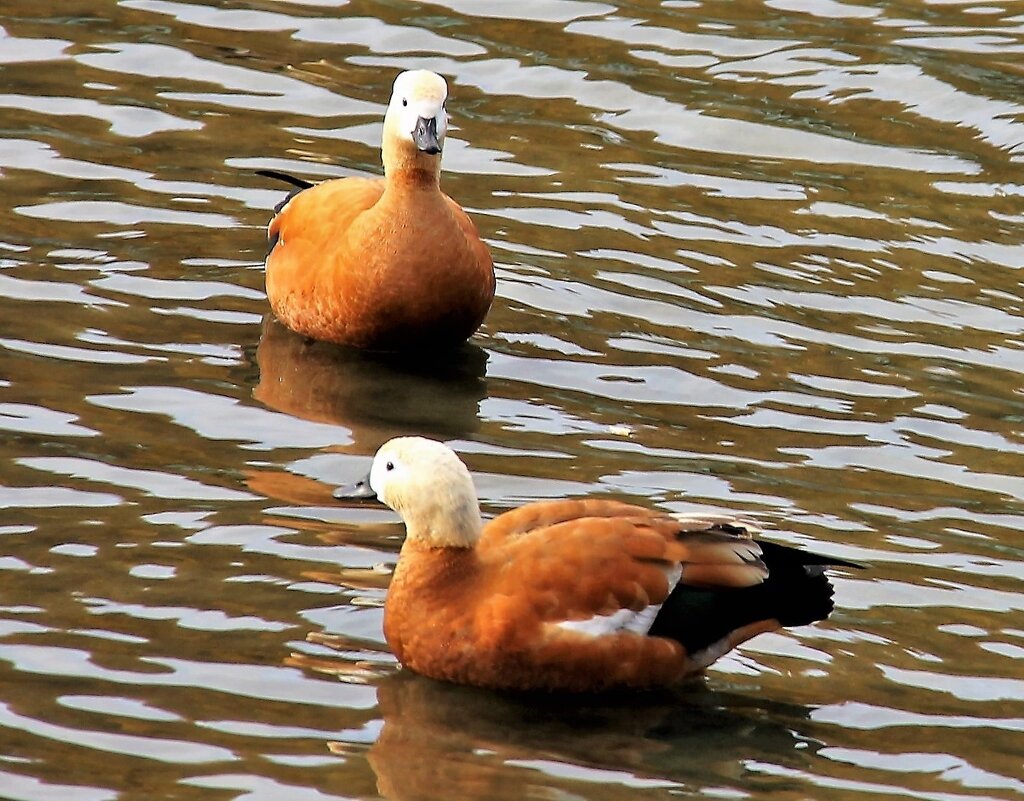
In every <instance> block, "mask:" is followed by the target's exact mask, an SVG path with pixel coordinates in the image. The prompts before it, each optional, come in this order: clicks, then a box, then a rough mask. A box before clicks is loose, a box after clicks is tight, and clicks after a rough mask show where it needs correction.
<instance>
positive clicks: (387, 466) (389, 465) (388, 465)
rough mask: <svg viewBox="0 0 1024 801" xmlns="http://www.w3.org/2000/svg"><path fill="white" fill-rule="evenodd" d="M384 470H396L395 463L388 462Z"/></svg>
mask: <svg viewBox="0 0 1024 801" xmlns="http://www.w3.org/2000/svg"><path fill="white" fill-rule="evenodd" d="M384 469H385V470H388V471H390V470H394V469H395V463H394V462H388V463H387V464H386V465H384Z"/></svg>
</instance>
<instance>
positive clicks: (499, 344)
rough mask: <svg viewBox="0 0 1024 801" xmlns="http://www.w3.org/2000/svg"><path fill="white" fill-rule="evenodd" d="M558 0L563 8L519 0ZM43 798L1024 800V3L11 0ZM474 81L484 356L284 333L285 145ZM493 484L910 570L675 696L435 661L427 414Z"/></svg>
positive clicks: (1, 150)
mask: <svg viewBox="0 0 1024 801" xmlns="http://www.w3.org/2000/svg"><path fill="white" fill-rule="evenodd" d="M513 11H514V13H515V14H517V15H519V17H520V19H509V18H508V17H509V14H510V13H512V12H513ZM0 26H2V31H0V114H2V122H0V190H2V193H3V195H2V197H3V214H2V222H0V428H2V429H3V431H4V432H5V436H4V437H3V439H2V451H0V455H2V458H0V471H2V472H0V505H2V507H3V510H4V513H3V518H2V520H0V534H2V536H0V548H2V550H0V569H2V572H0V726H2V728H0V797H3V798H9V799H16V800H17V801H22V800H25V801H38V800H39V799H55V798H60V799H71V801H106V800H107V799H153V798H172V797H173V798H180V799H192V798H195V799H211V798H225V799H247V800H253V801H262V800H263V799H267V800H268V801H269V800H270V799H282V798H288V799H299V800H300V801H304V800H305V801H332V800H333V799H340V798H374V797H378V796H383V797H386V798H390V799H414V798H415V799H423V798H430V799H501V798H509V799H519V798H543V799H581V798H585V799H613V800H614V801H620V799H627V798H628V799H636V798H668V797H677V796H685V797H696V796H707V797H712V798H745V797H758V798H761V797H769V796H770V797H772V798H780V799H781V798H785V799H805V798H823V797H829V798H879V797H882V798H890V797H892V798H903V797H909V798H918V799H927V801H955V800H957V799H980V798H984V799H1008V798H1016V797H1021V796H1022V795H1024V775H1022V774H1024V769H1022V759H1024V734H1022V732H1024V703H1022V702H1024V615H1022V610H1024V594H1022V579H1024V553H1022V539H1021V533H1022V531H1024V478H1022V466H1024V462H1022V459H1021V453H1022V450H1024V435H1022V431H1024V396H1022V390H1021V386H1022V382H1021V378H1022V375H1024V339H1022V333H1024V308H1022V307H1024V301H1022V294H1024V293H1022V273H1021V268H1022V267H1024V233H1022V231H1024V213H1022V209H1024V200H1022V198H1024V182H1022V181H1021V174H1022V173H1021V168H1022V163H1024V104H1022V101H1021V92H1020V87H1021V85H1022V80H1024V69H1022V67H1021V63H1022V58H1021V57H1022V54H1024V7H1022V5H1021V4H1020V3H1014V2H998V1H997V2H983V1H978V2H972V0H932V2H920V1H919V0H916V1H915V2H909V1H908V0H903V1H902V2H900V1H897V2H890V3H885V4H880V3H868V2H853V0H851V1H850V2H835V1H833V0H769V1H768V2H765V3H753V2H746V0H728V1H726V2H723V1H719V2H688V1H686V0H675V1H674V2H662V3H655V2H650V1H648V2H634V3H618V4H613V3H606V2H575V1H573V0H519V2H516V3H514V4H510V3H504V2H495V1H491V2H485V1H484V0H439V1H438V2H437V3H433V4H413V3H409V4H403V3H389V2H368V1H366V0H353V1H352V2H349V3H345V2H343V0H302V1H301V2H299V1H298V0H296V2H270V0H238V2H233V3H231V4H226V3H218V2H215V1H214V0H205V1H200V0H195V1H194V2H171V1H169V0H122V2H119V3H116V4H115V3H112V2H111V3H96V2H93V3H89V2H84V1H83V0H7V1H6V2H5V3H4V4H3V6H2V9H0ZM408 67H426V68H430V69H435V70H438V71H440V72H442V73H444V74H445V75H446V76H448V78H449V80H450V84H451V88H452V99H451V102H450V103H449V106H450V110H451V112H452V115H453V119H452V126H453V130H452V133H451V134H450V139H449V147H448V148H447V149H446V156H445V170H446V175H445V183H444V185H445V188H446V189H447V190H448V191H449V192H450V193H451V194H452V195H453V196H455V197H456V198H457V199H459V200H460V202H462V203H463V205H464V206H465V207H466V208H467V209H469V210H470V211H471V212H472V213H473V215H474V217H475V219H476V221H477V223H478V226H479V228H480V229H481V232H482V234H483V235H484V237H485V238H486V240H487V241H488V242H489V244H490V245H491V247H492V250H493V252H494V255H495V260H496V262H497V272H498V297H497V299H496V301H495V304H494V308H493V309H492V312H491V314H490V316H489V318H488V320H487V322H486V324H485V326H484V328H483V329H482V330H481V332H480V333H479V334H478V335H477V336H476V337H474V340H473V343H472V345H471V346H470V347H468V348H467V349H466V350H465V351H464V352H463V353H461V354H460V355H459V356H458V357H457V358H455V359H450V360H448V361H447V362H446V363H445V364H443V365H434V366H431V365H426V366H424V365H421V364H420V365H410V364H407V363H403V362H402V361H401V360H387V361H383V360H380V359H370V358H365V357H359V356H354V355H352V354H345V353H339V352H338V351H337V350H334V349H331V348H326V347H323V346H320V345H312V346H311V345H308V344H306V343H303V342H301V341H299V340H298V339H296V338H295V337H292V336H290V335H289V334H288V333H287V332H285V331H283V330H282V329H281V328H280V327H279V326H277V325H276V324H275V323H273V322H271V321H269V320H265V319H264V316H265V314H266V312H267V304H266V301H265V298H264V296H263V292H262V282H263V273H262V268H261V260H262V255H263V250H264V243H265V237H264V230H263V229H264V226H265V224H266V221H267V219H268V216H269V213H270V208H271V207H272V206H273V204H274V203H275V202H276V201H277V200H279V199H280V197H281V190H280V189H279V188H278V187H275V186H268V185H267V182H266V181H265V180H264V179H261V178H259V177H257V176H255V175H254V171H255V170H256V169H259V168H274V169H285V170H289V171H292V172H296V173H299V174H302V175H305V176H308V177H315V178H319V177H326V176H336V175H349V174H364V173H376V172H377V171H378V168H379V156H378V147H377V144H378V138H379V135H380V119H381V116H382V114H383V110H384V104H385V103H386V101H387V97H388V95H389V91H390V84H391V82H392V80H393V79H394V76H395V74H396V73H397V71H398V70H400V69H403V68H408ZM410 432H416V433H425V434H431V435H434V436H438V437H443V438H445V439H447V440H449V441H452V442H453V443H454V445H455V446H456V448H457V449H458V450H459V451H460V452H461V453H463V454H464V456H465V458H466V459H467V461H468V462H469V463H470V465H471V467H472V468H473V470H474V472H475V475H476V477H477V479H478V486H479V490H480V494H481V498H482V501H483V504H484V506H485V510H486V511H487V512H488V513H496V512H498V511H500V510H502V509H504V508H506V507H508V506H511V505H513V504H515V503H518V502H521V501H523V500H528V499H535V498H544V497H555V496H561V495H565V494H582V493H596V494H607V495H611V496H614V497H618V498H625V499H630V500H635V501H638V502H641V503H644V504H651V505H657V506H659V507H662V508H666V509H670V510H684V509H690V508H692V507H694V506H712V507H719V508H728V509H737V510H741V511H743V513H744V514H747V515H752V516H754V517H756V518H758V519H760V520H762V521H764V522H766V523H769V524H772V525H774V526H776V527H777V528H778V530H777V532H776V533H775V534H774V535H773V536H775V537H776V538H777V539H779V540H781V541H784V542H790V543H798V544H805V545H808V546H812V547H815V548H818V549H820V550H823V551H826V552H828V553H833V554H836V555H838V556H841V557H845V558H852V559H857V560H861V561H863V562H865V563H867V564H869V565H870V571H868V572H867V573H865V574H857V575H856V576H853V575H845V574H843V573H841V572H840V573H839V574H838V575H837V577H836V579H835V584H836V586H837V602H838V609H837V612H836V613H835V615H834V616H833V617H832V618H831V619H830V621H828V622H827V623H825V624H820V625H817V626H814V627H807V628H803V629H799V630H797V631H794V632H792V633H787V634H785V635H771V636H762V637H760V638H758V639H756V640H755V641H753V642H752V643H750V644H748V645H747V646H746V647H744V648H743V649H742V650H741V651H740V652H738V653H735V654H733V655H732V656H731V657H729V658H728V659H726V660H723V662H721V663H720V664H719V665H718V666H717V667H716V669H714V670H713V671H712V672H711V673H710V675H709V676H708V678H707V680H706V682H704V683H703V684H701V685H697V686H694V687H688V688H684V689H681V690H680V691H679V692H677V693H673V694H671V695H669V696H667V697H660V696H659V697H650V698H648V697H643V698H642V699H636V698H627V699H615V698H609V699H607V701H606V702H600V703H599V702H597V701H595V700H593V699H591V700H590V701H575V702H574V701H566V700H558V699H549V700H547V701H539V700H537V699H531V700H524V699H521V698H515V697H502V696H494V695H490V694H486V693H478V692H474V691H471V690H466V689H463V688H454V687H447V686H440V685H437V684H433V683H430V682H426V681H423V680H420V679H417V678H416V677H414V676H409V675H405V674H399V673H397V672H396V671H395V663H394V660H393V658H392V657H391V656H390V654H389V653H388V651H387V649H386V647H385V645H384V642H383V638H382V635H381V630H380V626H381V604H382V600H383V595H384V588H385V586H386V584H387V577H388V573H389V569H390V566H391V565H393V563H394V561H395V557H396V554H397V550H398V547H399V544H400V538H401V527H400V526H399V525H398V524H397V523H396V522H395V518H394V516H393V515H391V514H390V513H385V512H382V511H377V510H371V509H352V508H343V507H339V506H337V505H335V504H334V503H332V501H331V499H330V489H331V488H332V487H333V485H334V484H335V483H337V482H341V481H343V480H347V479H350V478H351V477H353V476H354V475H357V474H359V473H360V472H361V471H362V470H364V469H365V467H366V465H367V457H368V455H369V454H371V453H372V452H373V450H374V449H375V448H376V446H377V445H378V444H379V443H380V442H382V441H383V440H385V439H386V438H388V437H390V436H393V435H395V434H398V433H410Z"/></svg>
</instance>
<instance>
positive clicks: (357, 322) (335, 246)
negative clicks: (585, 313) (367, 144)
mask: <svg viewBox="0 0 1024 801" xmlns="http://www.w3.org/2000/svg"><path fill="white" fill-rule="evenodd" d="M446 97H447V86H446V85H445V83H444V80H443V79H442V78H441V77H440V76H439V75H435V74H434V73H431V72H426V71H423V70H419V71H414V72H405V73H402V74H401V75H400V76H399V77H398V79H397V80H396V81H395V90H394V94H393V96H392V99H391V103H390V105H389V107H388V112H387V115H386V116H385V119H384V136H383V144H382V157H383V161H384V175H385V177H384V178H383V179H379V178H342V179H337V180H332V181H325V182H323V183H321V184H317V185H315V186H312V185H308V188H305V187H303V188H301V191H298V192H297V193H296V194H294V195H293V196H292V197H291V198H289V199H288V200H287V201H286V202H285V203H284V204H283V205H282V206H281V207H280V208H279V210H278V213H277V215H276V216H275V217H274V218H273V220H272V221H271V223H270V227H269V229H268V233H269V237H270V242H271V250H270V253H269V254H268V256H267V263H266V269H267V279H266V286H267V298H268V300H269V301H270V305H271V308H272V309H273V310H274V314H275V315H276V316H277V317H278V319H280V320H281V322H283V323H284V324H285V325H287V326H288V327H289V328H291V329H292V330H294V331H296V332H298V333H300V334H303V335H305V336H308V337H311V338H313V339H319V340H326V341H330V342H336V343H339V344H344V345H352V346H355V347H362V348H373V349H382V350H408V349H416V348H423V347H431V346H437V345H442V346H443V345H455V344H458V343H460V342H462V341H464V340H465V339H467V338H468V337H469V336H470V335H471V334H472V333H473V332H474V331H475V330H476V329H477V328H478V327H479V326H480V324H481V322H483V319H484V316H485V315H486V314H487V310H488V309H489V308H490V305H491V301H492V299H493V297H494V286H495V283H494V268H493V263H492V261H491V256H490V253H489V251H488V250H487V246H486V245H485V244H484V243H483V242H482V241H481V239H480V236H479V234H478V233H477V230H476V227H475V226H474V225H473V222H472V220H470V218H469V216H468V215H467V214H466V213H465V212H464V211H463V210H462V209H461V208H460V207H459V205H458V204H457V203H456V202H455V201H453V200H452V199H451V198H450V197H448V196H447V195H445V194H444V193H443V192H442V191H441V189H440V184H439V176H440V169H441V155H440V154H441V147H442V146H443V142H444V134H445V130H446V126H447V113H446V111H445V109H444V103H445V99H446ZM267 174H273V173H267ZM295 183H297V184H299V185H300V186H302V185H303V184H304V182H301V181H295Z"/></svg>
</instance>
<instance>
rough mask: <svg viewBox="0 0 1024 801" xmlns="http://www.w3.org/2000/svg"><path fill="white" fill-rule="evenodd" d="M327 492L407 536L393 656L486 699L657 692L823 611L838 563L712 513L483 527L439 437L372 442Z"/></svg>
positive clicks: (573, 503) (549, 515)
mask: <svg viewBox="0 0 1024 801" xmlns="http://www.w3.org/2000/svg"><path fill="white" fill-rule="evenodd" d="M334 495H335V497H337V498H343V499H358V498H376V499H377V500H379V501H382V502H383V503H384V504H385V505H387V506H388V507H390V508H391V509H392V510H394V511H395V512H397V513H398V514H399V516H400V517H401V518H402V520H403V522H404V523H405V529H406V537H405V540H404V543H403V545H402V548H401V551H400V553H399V557H398V562H397V564H396V566H395V569H394V573H393V576H392V579H391V583H390V586H389V588H388V590H387V595H386V598H385V604H384V637H385V640H386V641H387V644H388V646H389V648H390V649H391V650H392V651H393V653H394V654H395V656H396V657H397V659H398V661H399V662H400V663H401V664H402V665H403V666H404V667H405V668H408V669H409V670H411V671H413V672H415V673H418V674H422V675H424V676H428V677H430V678H432V679H437V680H441V681H448V682H454V683H457V684H465V685H472V686H476V687H482V688H486V689H490V690H510V691H548V692H570V693H571V692H578V693H590V692H605V691H612V690H626V689H637V690H645V689H665V688H670V687H672V686H674V685H677V684H680V683H682V682H684V681H685V680H687V679H689V678H692V677H695V676H698V675H700V674H702V673H704V671H705V670H706V669H707V668H708V667H709V666H711V665H712V664H713V663H714V662H715V661H717V660H718V659H720V658H721V657H722V656H724V655H725V654H727V653H728V652H729V651H731V650H733V649H734V648H736V647H737V646H739V645H741V644H742V643H744V642H746V641H747V640H749V639H751V638H752V637H755V636H757V635H758V634H762V633H765V632H770V631H777V630H779V629H781V628H784V627H790V626H799V625H806V624H810V623H813V622H815V621H819V620H824V619H825V618H827V617H828V616H829V614H830V613H831V612H832V611H833V606H834V605H833V600H832V598H833V587H832V584H831V582H830V581H829V579H828V577H827V576H826V574H825V568H826V567H849V568H860V567H861V565H859V564H857V563H855V562H849V561H846V560H843V559H837V558H833V557H828V556H822V555H819V554H815V553H811V552H808V551H805V550H802V549H798V548H793V547H789V546H785V545H780V544H777V543H773V542H770V541H766V540H763V539H755V538H754V536H753V535H754V534H759V533H761V532H760V529H759V528H758V527H757V526H756V525H754V524H753V523H751V522H749V521H745V520H742V519H741V518H738V517H735V516H731V515H723V514H700V513H698V514H676V515H672V514H668V513H666V512H663V511H658V510H654V509H648V508H646V507H643V506H639V505H633V504H628V503H625V502H622V501H617V500H611V499H602V498H583V499H561V500H544V501H536V502H532V503H527V504H525V505H523V506H520V507H518V508H515V509H512V510H510V511H506V512H504V513H502V514H500V515H498V516H497V517H495V518H493V519H492V520H490V521H489V522H487V523H486V524H485V523H484V522H483V520H482V518H481V513H480V506H479V502H478V500H477V495H476V490H475V487H474V484H473V479H472V476H471V474H470V472H469V469H468V468H467V467H466V465H465V463H463V461H462V460H461V459H460V458H459V457H458V456H457V455H456V453H455V452H454V451H453V450H452V449H451V448H449V447H448V446H447V445H445V444H444V443H442V442H439V441H436V440H432V439H426V438H424V437H398V438H395V439H392V440H390V441H388V442H386V443H384V444H383V445H382V446H381V447H380V449H379V450H378V451H377V453H376V455H375V456H374V458H373V462H372V465H371V468H370V473H369V475H368V476H367V477H366V478H364V479H362V480H361V481H358V482H356V483H354V484H351V485H347V486H344V487H339V488H338V489H337V490H335V492H334Z"/></svg>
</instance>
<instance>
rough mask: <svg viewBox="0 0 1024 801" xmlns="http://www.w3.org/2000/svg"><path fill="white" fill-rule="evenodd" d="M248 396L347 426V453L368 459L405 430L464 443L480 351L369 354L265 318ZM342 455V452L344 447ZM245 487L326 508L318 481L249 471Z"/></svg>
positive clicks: (478, 390)
mask: <svg viewBox="0 0 1024 801" xmlns="http://www.w3.org/2000/svg"><path fill="white" fill-rule="evenodd" d="M256 364H257V367H258V369H259V381H258V383H257V385H256V388H255V389H254V390H253V397H255V398H256V400H258V401H260V402H261V403H262V404H264V405H265V406H267V407H268V408H270V409H274V410H275V411H279V412H282V413H284V414H288V415H292V416H294V417H299V418H302V419H304V420H309V421H312V422H317V423H328V424H332V425H339V426H343V427H345V428H347V429H348V430H349V431H350V432H351V434H352V439H353V443H352V445H351V446H350V448H351V450H352V451H353V452H358V453H372V452H373V451H375V450H376V449H377V447H378V446H379V445H380V444H381V443H383V442H385V441H387V440H388V439H390V438H392V437H394V436H396V435H401V434H407V433H409V432H416V433H426V434H430V435H433V436H436V437H439V438H442V439H456V438H464V437H470V436H471V435H472V434H473V433H474V432H475V431H476V430H477V429H478V427H479V425H480V419H479V411H480V402H481V401H482V400H483V399H484V398H485V397H486V395H487V383H486V378H485V376H486V372H487V352H486V351H484V350H483V349H482V348H480V347H477V346H476V345H472V344H465V345H463V346H462V347H461V348H457V349H454V350H448V351H444V352H443V353H438V354H437V355H436V357H435V356H432V355H431V354H429V353H417V354H415V355H413V354H401V353H372V352H367V351H363V350H359V349H356V348H349V347H345V346H342V345H334V344H332V343H329V342H318V341H315V340H311V339H309V338H307V337H304V336H301V335H299V334H296V333H294V332H292V331H291V330H289V329H288V328H286V327H285V326H284V325H282V324H281V323H280V322H278V321H277V320H276V319H274V317H273V316H272V315H267V316H266V317H265V318H264V320H263V331H262V335H261V337H260V342H259V346H258V347H257V349H256ZM345 450H346V451H347V450H349V447H346V448H345ZM249 484H250V486H251V487H252V489H254V490H256V491H257V492H260V493H261V494H264V495H268V497H274V498H279V499H283V500H288V501H290V502H297V503H324V502H329V498H330V492H329V490H327V489H325V487H324V485H323V484H322V483H320V482H315V481H312V480H311V479H306V478H303V477H301V476H296V475H292V474H289V473H281V472H279V471H276V472H267V471H254V472H252V473H251V474H250V476H249Z"/></svg>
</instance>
